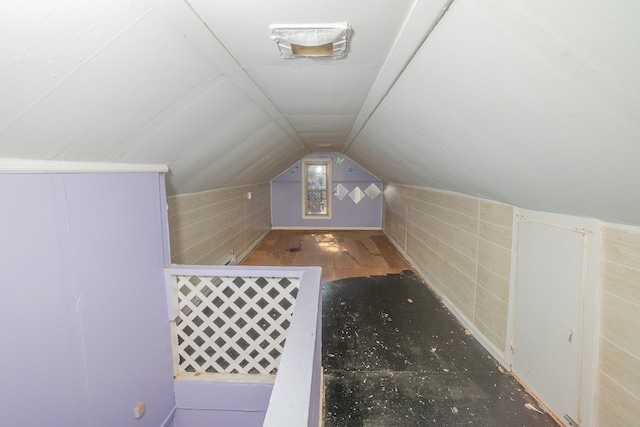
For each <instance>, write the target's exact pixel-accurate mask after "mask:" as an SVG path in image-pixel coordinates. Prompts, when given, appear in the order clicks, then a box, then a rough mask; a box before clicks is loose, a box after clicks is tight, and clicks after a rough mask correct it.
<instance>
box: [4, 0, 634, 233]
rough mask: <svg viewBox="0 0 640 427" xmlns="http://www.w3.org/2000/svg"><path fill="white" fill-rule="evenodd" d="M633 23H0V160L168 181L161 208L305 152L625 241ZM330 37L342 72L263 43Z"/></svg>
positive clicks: (348, 5) (468, 8) (325, 13)
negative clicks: (338, 32) (344, 40)
mask: <svg viewBox="0 0 640 427" xmlns="http://www.w3.org/2000/svg"><path fill="white" fill-rule="evenodd" d="M638 16H640V3H638V2H630V1H624V0H611V1H605V0H580V1H578V0H566V1H564V2H560V3H558V2H557V1H552V0H540V1H536V2H531V1H526V0H513V1H509V2H504V1H500V0H487V1H483V2H477V1H472V0H453V1H451V0H400V1H393V2H391V1H388V0H368V1H365V0H354V1H349V2H344V1H338V0H327V1H324V2H321V3H311V2H300V1H299V0H296V1H294V0H276V1H275V2H265V1H256V0H237V1H227V2H221V1H213V2H212V1H209V0H188V1H182V0H180V1H172V2H167V1H164V0H145V1H144V2H131V1H129V0H109V1H107V0H95V1H92V2H78V1H75V0H28V1H24V2H3V3H2V5H0V36H1V37H2V40H3V41H4V42H3V43H2V44H0V77H1V78H0V92H1V93H2V94H3V95H4V96H3V98H2V101H1V102H0V157H1V158H11V157H14V158H22V159H32V160H50V159H53V160H65V161H84V162H111V163H119V164H124V163H146V164H157V163H161V164H166V165H168V166H169V168H170V173H169V175H168V180H167V183H168V190H169V191H170V192H171V194H179V193H185V192H192V191H202V190H207V189H212V188H219V187H222V186H226V185H245V184H251V183H255V182H259V181H264V180H268V179H270V178H272V177H273V176H275V175H277V174H278V173H279V172H281V171H282V170H284V169H285V168H286V167H287V166H289V165H290V164H292V163H295V161H297V160H298V159H299V158H300V157H302V156H303V155H305V154H307V153H310V152H311V151H318V152H324V151H334V152H340V151H341V152H345V153H346V154H348V155H349V156H350V157H351V158H352V159H353V160H354V161H357V162H359V163H361V164H362V165H363V166H364V167H366V168H368V169H369V170H371V171H372V173H375V174H376V175H379V176H381V177H382V178H384V179H385V180H386V181H395V182H399V183H406V184H412V185H420V186H430V187H434V188H440V189H444V190H451V191H457V192H461V193H465V194H470V195H475V196H481V197H487V198H491V199H495V200H499V201H503V202H506V203H510V204H513V205H516V206H520V207H523V208H530V209H537V210H548V211H554V212H563V213H570V214H579V215H588V216H595V217H598V218H602V219H606V220H609V221H614V222H627V223H634V224H640V187H639V186H638V184H637V183H638V182H640V168H638V167H637V159H638V158H640V144H638V141H639V140H640V49H638V48H637V40H639V39H640V26H638V25H637V21H638V19H637V18H638ZM340 21H348V22H350V23H351V24H352V25H353V30H354V31H353V34H352V37H351V46H350V49H349V52H348V55H347V56H346V57H345V58H343V59H337V60H334V59H326V58H324V59H320V58H316V59H310V58H302V59H294V60H285V59H282V58H281V57H280V56H279V53H278V51H277V48H276V45H275V43H274V42H273V41H272V40H271V39H270V37H269V36H270V34H269V25H272V24H287V23H294V24H301V23H321V22H340Z"/></svg>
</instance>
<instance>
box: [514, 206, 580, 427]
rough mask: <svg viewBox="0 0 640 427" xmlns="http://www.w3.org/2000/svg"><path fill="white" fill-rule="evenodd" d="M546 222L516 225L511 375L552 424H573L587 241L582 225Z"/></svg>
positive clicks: (576, 415)
mask: <svg viewBox="0 0 640 427" xmlns="http://www.w3.org/2000/svg"><path fill="white" fill-rule="evenodd" d="M550 219H551V221H547V220H545V219H542V220H539V219H532V218H530V217H521V218H520V220H519V221H518V249H517V260H518V261H517V282H516V290H515V292H516V296H515V326H514V329H515V331H514V339H513V348H514V353H513V367H512V369H513V372H514V374H515V375H516V376H518V378H520V380H521V381H522V382H523V383H524V384H525V385H526V386H527V388H529V389H530V390H531V391H532V392H533V393H534V394H535V395H536V396H537V397H538V398H539V399H540V400H541V401H542V402H543V403H544V404H545V405H546V406H547V407H548V408H549V409H550V410H551V411H552V412H553V413H554V414H555V415H556V416H557V418H558V419H561V420H564V416H565V414H568V415H569V416H570V417H571V418H572V419H574V420H576V421H579V420H580V406H579V405H580V395H581V377H582V370H581V369H582V365H581V363H582V354H583V304H584V286H585V268H586V266H585V261H586V259H587V256H586V255H587V242H588V240H587V238H586V230H585V229H584V222H583V221H580V220H578V219H574V221H573V222H574V224H568V222H571V218H562V219H559V220H557V221H553V218H550ZM538 221H540V222H538Z"/></svg>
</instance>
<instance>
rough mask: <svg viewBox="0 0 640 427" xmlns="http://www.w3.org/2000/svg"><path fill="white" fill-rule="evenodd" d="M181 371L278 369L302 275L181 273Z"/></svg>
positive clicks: (270, 371)
mask: <svg viewBox="0 0 640 427" xmlns="http://www.w3.org/2000/svg"><path fill="white" fill-rule="evenodd" d="M177 280H178V309H179V314H178V318H177V319H176V329H177V334H178V337H177V340H178V356H179V371H182V372H210V373H241V374H275V372H276V371H277V368H278V364H279V363H280V357H281V355H282V351H283V348H284V343H285V339H286V335H287V328H288V327H289V325H290V324H291V318H292V316H293V309H294V305H295V300H296V296H297V294H298V289H299V287H300V280H299V279H298V278H281V277H278V278H265V277H258V278H247V277H197V276H178V277H177Z"/></svg>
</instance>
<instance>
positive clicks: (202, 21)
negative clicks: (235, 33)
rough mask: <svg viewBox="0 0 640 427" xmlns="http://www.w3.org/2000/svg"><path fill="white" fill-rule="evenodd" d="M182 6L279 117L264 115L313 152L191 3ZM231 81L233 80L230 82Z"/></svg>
mask: <svg viewBox="0 0 640 427" xmlns="http://www.w3.org/2000/svg"><path fill="white" fill-rule="evenodd" d="M183 2H184V4H185V5H186V6H187V7H188V8H189V10H191V11H192V12H193V14H194V15H195V17H196V18H197V19H198V20H199V21H200V22H201V23H202V25H204V27H205V28H206V29H207V31H208V32H209V34H211V36H212V37H213V38H214V39H216V41H217V42H218V43H219V44H220V46H221V47H222V48H223V49H224V51H225V52H226V53H227V54H228V55H229V58H231V59H232V60H233V62H235V63H236V65H237V66H238V67H239V69H240V70H242V72H243V73H244V74H245V75H246V77H247V78H248V79H249V80H250V81H251V82H252V83H253V84H254V85H255V87H256V88H257V89H258V90H259V91H260V93H262V94H263V95H264V97H265V98H266V99H267V100H268V101H269V103H271V105H272V106H273V108H274V109H275V110H276V111H277V112H278V114H279V115H280V117H279V118H275V117H272V116H271V115H270V114H269V112H267V111H265V113H267V114H268V115H269V116H271V118H272V119H273V120H274V121H275V122H276V123H277V124H278V126H280V127H281V128H282V130H284V131H285V132H286V133H287V134H289V135H290V136H291V137H292V138H293V139H294V140H295V139H297V140H298V141H299V142H300V143H301V144H302V145H304V147H305V148H306V149H307V150H308V151H309V152H313V150H312V149H311V148H310V147H309V146H308V145H307V144H306V143H305V142H304V140H303V139H302V138H301V137H300V135H299V134H298V132H297V131H296V130H295V128H294V127H293V126H292V125H291V123H289V121H288V120H287V119H286V117H285V115H284V114H283V113H282V111H280V110H279V109H278V107H276V106H275V104H274V103H273V102H271V99H270V98H269V96H267V94H266V93H265V92H264V90H263V89H262V87H260V85H259V84H258V83H256V81H255V80H254V79H253V78H252V77H251V76H250V75H249V74H248V73H247V72H246V70H245V69H244V67H243V66H242V64H240V63H239V62H238V61H237V60H236V58H235V57H234V56H233V54H232V53H231V52H229V50H228V49H227V47H226V46H225V45H224V44H223V43H222V41H221V40H220V39H219V38H218V37H217V36H216V34H215V33H214V32H213V30H212V29H211V27H209V25H208V24H207V23H206V22H205V20H204V19H203V18H202V16H200V14H199V13H198V11H196V9H195V8H194V7H193V6H192V5H191V2H189V0H183ZM232 81H233V80H232ZM280 120H284V121H285V122H286V123H287V124H288V125H289V126H288V127H289V128H290V129H286V126H282V124H281V123H279V121H280ZM290 130H291V131H293V133H294V135H291V132H290Z"/></svg>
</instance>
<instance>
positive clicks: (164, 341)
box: [0, 173, 175, 427]
mask: <svg viewBox="0 0 640 427" xmlns="http://www.w3.org/2000/svg"><path fill="white" fill-rule="evenodd" d="M163 179H164V178H163V176H161V175H159V174H153V173H145V174H53V175H50V174H8V175H7V174H5V175H0V200H1V203H2V208H0V236H1V237H0V272H2V278H1V279H0V280H1V283H2V286H1V289H2V296H1V297H0V325H2V326H0V328H1V329H0V340H1V342H2V351H1V352H0V360H1V362H2V366H4V368H5V369H4V372H3V377H2V380H1V381H0V405H1V407H2V411H0V425H8V426H9V425H10V426H51V425H60V426H63V425H64V426H129V425H130V426H141V427H142V426H154V427H158V426H160V425H162V423H163V422H164V421H165V420H166V419H167V416H168V415H169V414H170V413H171V411H172V409H173V408H174V405H175V402H174V394H173V377H172V366H171V360H172V359H171V346H170V341H169V328H168V322H167V319H166V312H167V308H166V298H165V291H164V276H163V267H164V255H163V252H164V248H163V232H164V231H165V229H164V227H165V225H166V224H163V222H162V209H164V208H165V206H166V204H165V200H164V183H163ZM139 401H144V402H145V405H146V413H145V414H144V416H143V417H142V418H141V419H135V418H134V417H133V407H134V405H136V403H138V402H139Z"/></svg>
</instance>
